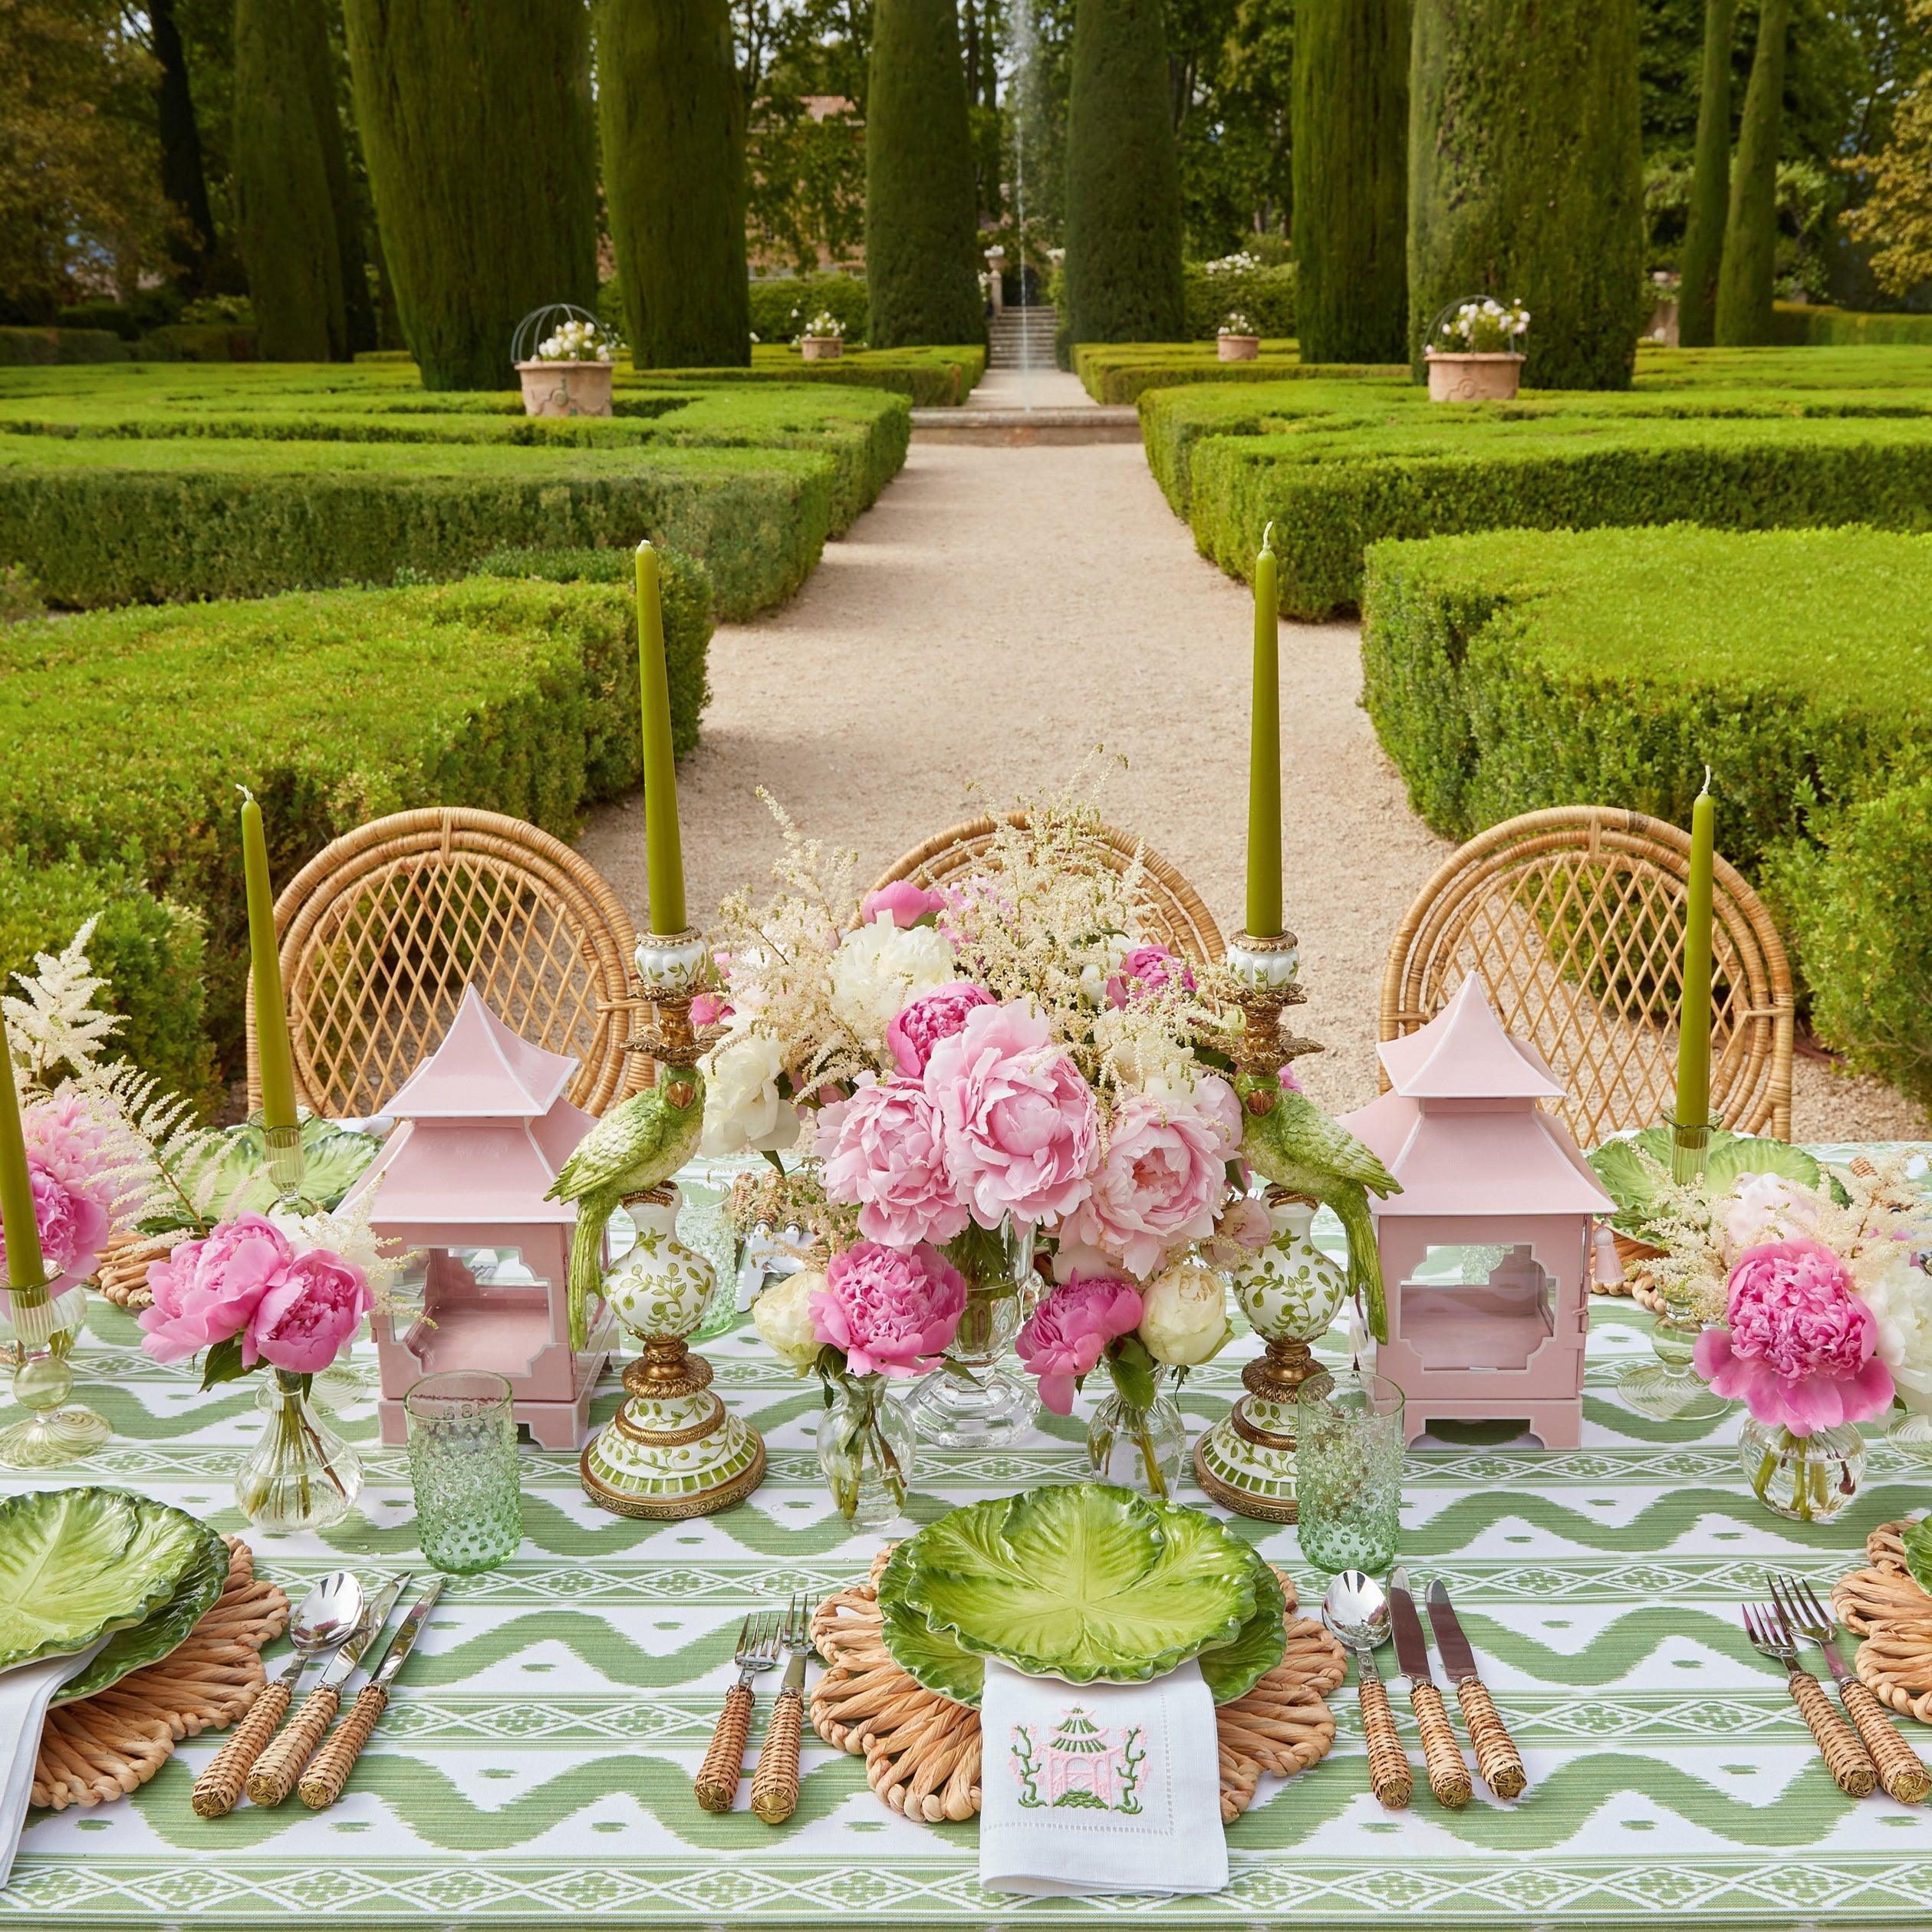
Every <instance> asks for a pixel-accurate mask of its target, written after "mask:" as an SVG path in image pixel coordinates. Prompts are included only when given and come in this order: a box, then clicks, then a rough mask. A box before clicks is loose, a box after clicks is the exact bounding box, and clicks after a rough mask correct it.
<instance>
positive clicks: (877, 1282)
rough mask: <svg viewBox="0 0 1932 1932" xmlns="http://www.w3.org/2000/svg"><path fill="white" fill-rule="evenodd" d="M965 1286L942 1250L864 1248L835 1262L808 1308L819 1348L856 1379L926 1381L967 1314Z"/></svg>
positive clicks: (847, 1252) (850, 1251) (852, 1250)
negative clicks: (841, 1355)
mask: <svg viewBox="0 0 1932 1932" xmlns="http://www.w3.org/2000/svg"><path fill="white" fill-rule="evenodd" d="M807 1305H808V1307H809V1308H810V1309H811V1328H812V1333H813V1334H814V1335H816V1336H817V1337H818V1339H819V1341H821V1342H829V1343H830V1344H831V1346H832V1347H834V1348H842V1349H843V1350H844V1351H845V1366H846V1368H847V1369H848V1371H849V1372H850V1373H851V1374H854V1375H895V1376H898V1375H923V1374H925V1373H926V1371H927V1370H928V1369H929V1368H932V1367H933V1364H934V1362H935V1361H936V1360H937V1358H938V1357H939V1356H940V1354H942V1353H943V1351H945V1349H946V1347H947V1346H948V1345H949V1344H950V1342H951V1341H952V1339H953V1334H954V1332H955V1331H956V1330H957V1328H959V1317H960V1316H961V1315H963V1314H964V1313H965V1312H966V1278H965V1276H963V1275H962V1274H961V1273H960V1272H959V1270H958V1269H956V1268H955V1267H954V1266H953V1264H952V1263H951V1262H950V1261H948V1260H947V1259H946V1257H945V1256H943V1254H941V1253H940V1251H939V1250H938V1249H936V1248H929V1247H924V1246H921V1247H917V1248H913V1249H909V1250H907V1251H906V1252H903V1253H902V1252H900V1251H899V1250H897V1249H892V1248H885V1247H881V1246H880V1245H879V1244H878V1243H877V1242H873V1241H861V1242H860V1243H859V1244H858V1245H857V1247H854V1248H848V1249H845V1250H844V1252H843V1253H841V1254H836V1255H834V1256H833V1257H832V1258H831V1260H830V1261H829V1262H828V1263H827V1264H826V1266H825V1285H824V1287H823V1288H821V1289H815V1290H814V1291H813V1292H812V1294H811V1298H810V1299H809V1301H808V1303H807Z"/></svg>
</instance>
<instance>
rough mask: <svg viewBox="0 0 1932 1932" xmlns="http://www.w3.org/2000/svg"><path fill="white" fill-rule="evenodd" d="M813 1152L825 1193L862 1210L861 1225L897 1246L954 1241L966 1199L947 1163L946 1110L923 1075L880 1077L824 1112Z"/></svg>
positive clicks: (963, 1222)
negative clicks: (942, 1118)
mask: <svg viewBox="0 0 1932 1932" xmlns="http://www.w3.org/2000/svg"><path fill="white" fill-rule="evenodd" d="M812 1148H813V1151H814V1152H815V1154H817V1155H818V1157H819V1160H821V1163H823V1166H824V1180H825V1198H826V1199H827V1200H831V1201H838V1202H841V1203H844V1205H845V1206H848V1207H856V1208H857V1210H859V1232H860V1233H861V1234H863V1235H864V1236H865V1238H866V1239H867V1240H868V1241H883V1242H885V1243H886V1244H887V1246H889V1247H894V1248H912V1247H917V1246H918V1244H919V1243H920V1242H922V1241H950V1240H951V1239H953V1236H955V1235H956V1234H957V1233H959V1231H960V1230H961V1229H963V1227H964V1226H966V1203H965V1202H964V1201H963V1200H961V1199H960V1198H959V1190H958V1189H957V1188H956V1187H954V1186H953V1180H952V1177H951V1176H950V1174H948V1173H947V1172H946V1149H945V1146H944V1144H943V1142H942V1141H941V1140H940V1124H939V1116H938V1115H937V1114H936V1113H934V1111H933V1103H932V1102H931V1101H930V1100H929V1099H928V1098H927V1095H926V1089H925V1088H923V1086H921V1085H920V1083H919V1082H918V1081H917V1080H881V1081H877V1082H875V1083H873V1084H869V1085H866V1086H863V1087H861V1088H859V1090H858V1091H857V1092H856V1093H855V1094H853V1096H852V1098H851V1099H850V1100H840V1101H834V1103H833V1104H831V1106H829V1107H825V1108H821V1109H820V1111H819V1114H818V1121H817V1124H816V1125H815V1127H814V1129H813V1133H812Z"/></svg>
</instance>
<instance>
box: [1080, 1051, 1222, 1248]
mask: <svg viewBox="0 0 1932 1932" xmlns="http://www.w3.org/2000/svg"><path fill="white" fill-rule="evenodd" d="M1214 1087H1218V1088H1221V1089H1222V1090H1223V1091H1228V1088H1227V1082H1226V1081H1224V1080H1220V1079H1218V1078H1214V1077H1213V1076H1211V1075H1210V1077H1208V1078H1206V1079H1203V1081H1202V1082H1201V1088H1202V1089H1203V1093H1202V1094H1201V1096H1200V1098H1187V1099H1183V1098H1159V1099H1157V1098H1154V1097H1153V1096H1152V1095H1150V1094H1129V1095H1128V1096H1127V1098H1126V1099H1125V1100H1124V1101H1122V1102H1121V1104H1120V1108H1119V1109H1118V1111H1117V1112H1116V1113H1115V1114H1114V1124H1113V1130H1112V1132H1111V1134H1110V1136H1109V1137H1108V1144H1107V1154H1106V1157H1105V1158H1104V1160H1102V1161H1101V1164H1100V1170H1099V1171H1098V1173H1096V1174H1095V1175H1094V1185H1093V1191H1092V1192H1091V1193H1090V1194H1089V1195H1088V1196H1087V1198H1086V1200H1084V1201H1083V1202H1081V1204H1080V1206H1078V1208H1076V1209H1075V1210H1074V1213H1073V1216H1072V1218H1071V1220H1069V1221H1068V1223H1067V1226H1066V1232H1067V1233H1068V1234H1069V1235H1071V1236H1072V1237H1073V1239H1075V1240H1076V1241H1084V1242H1089V1243H1091V1245H1092V1246H1094V1247H1096V1248H1098V1249H1100V1250H1101V1252H1102V1253H1103V1254H1105V1255H1108V1256H1111V1257H1112V1258H1113V1259H1114V1260H1116V1261H1117V1262H1120V1263H1121V1266H1123V1267H1124V1268H1125V1269H1127V1272H1129V1273H1130V1274H1133V1275H1140V1276H1141V1277H1143V1278H1145V1277H1147V1276H1148V1275H1154V1274H1157V1273H1158V1272H1160V1268H1161V1266H1162V1265H1163V1262H1165V1261H1166V1260H1167V1257H1168V1256H1169V1255H1170V1254H1171V1253H1172V1252H1173V1250H1174V1249H1176V1248H1178V1247H1182V1246H1185V1245H1186V1244H1187V1242H1190V1241H1200V1240H1204V1239H1206V1237H1207V1236H1210V1235H1211V1234H1212V1233H1213V1232H1214V1216H1215V1213H1216V1210H1217V1209H1218V1208H1219V1206H1220V1205H1221V1199H1222V1195H1223V1190H1224V1189H1225V1187H1226V1180H1227V1163H1228V1160H1229V1157H1230V1156H1231V1155H1232V1154H1233V1153H1234V1152H1235V1150H1236V1149H1237V1148H1238V1147H1239V1146H1240V1144H1241V1137H1240V1131H1239V1110H1238V1108H1236V1109H1235V1110H1234V1111H1233V1112H1230V1111H1229V1110H1228V1109H1227V1108H1223V1107H1222V1106H1221V1105H1220V1104H1219V1097H1218V1096H1216V1095H1213V1094H1210V1093H1209V1092H1207V1091H1206V1090H1207V1089H1209V1088H1214ZM1228 1098H1229V1101H1230V1102H1232V1101H1233V1093H1232V1092H1231V1091H1228Z"/></svg>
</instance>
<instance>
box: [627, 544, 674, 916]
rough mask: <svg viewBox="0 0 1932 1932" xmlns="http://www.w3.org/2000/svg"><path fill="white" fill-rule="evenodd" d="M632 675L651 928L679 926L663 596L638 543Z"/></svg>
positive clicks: (651, 555) (649, 553)
mask: <svg viewBox="0 0 1932 1932" xmlns="http://www.w3.org/2000/svg"><path fill="white" fill-rule="evenodd" d="M637 676H638V681H639V683H640V687H641V690H642V695H643V713H644V862H645V864H646V865H647V867H649V869H650V877H649V879H648V880H647V884H648V885H649V887H650V930H652V932H653V933H657V934H658V935H659V936H661V937H664V938H669V937H670V936H671V935H672V934H673V933H681V932H683V930H684V849H683V846H681V845H680V844H679V842H678V836H677V764H676V760H675V759H673V756H672V754H671V684H670V676H669V675H668V673H666V670H665V669H664V600H663V592H662V591H661V590H660V587H659V584H658V578H657V551H654V550H653V549H652V548H651V547H650V545H649V544H648V543H640V545H638V546H637Z"/></svg>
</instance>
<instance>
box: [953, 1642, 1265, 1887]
mask: <svg viewBox="0 0 1932 1932" xmlns="http://www.w3.org/2000/svg"><path fill="white" fill-rule="evenodd" d="M979 1732H980V1739H981V1749H982V1759H981V1765H980V1772H979V1789H980V1810H979V1882H980V1884H982V1885H984V1886H985V1887H986V1889H987V1890H988V1891H1003V1892H1019V1893H1022V1894H1025V1895H1026V1896H1028V1897H1035V1898H1040V1897H1065V1896H1068V1895H1078V1894H1082V1893H1095V1892H1168V1893H1179V1892H1216V1891H1220V1890H1221V1888H1223V1886H1224V1885H1226V1883H1227V1882H1228V1844H1227V1839H1226V1835H1224V1834H1223V1831H1222V1828H1221V1760H1220V1752H1219V1746H1218V1745H1217V1743H1216V1738H1215V1731H1214V1700H1213V1698H1212V1697H1210V1695H1209V1694H1208V1688H1207V1685H1206V1683H1205V1682H1204V1681H1203V1679H1202V1677H1201V1673H1200V1666H1199V1665H1198V1664H1183V1665H1182V1666H1181V1667H1180V1669H1179V1670H1176V1671H1173V1672H1172V1673H1170V1674H1169V1675H1168V1676H1167V1677H1160V1678H1158V1679H1157V1680H1155V1681H1154V1683H1152V1684H1062V1683H1061V1682H1060V1681H1059V1680H1058V1679H1057V1678H1054V1677H1027V1676H1025V1675H1024V1674H1022V1673H1021V1672H1019V1671H1018V1670H1011V1669H1009V1667H1007V1666H1006V1665H1005V1664H998V1663H995V1662H994V1661H992V1660H991V1659H990V1658H989V1659H988V1660H987V1664H986V1690H985V1693H984V1694H983V1695H982V1698H981V1700H980V1704H979Z"/></svg>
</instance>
